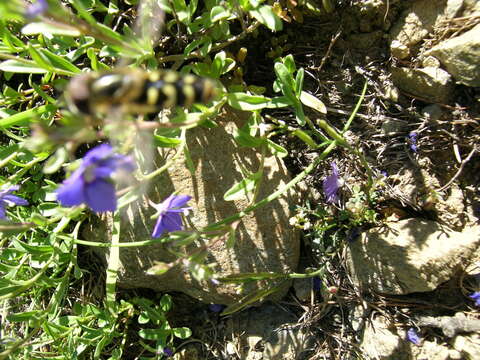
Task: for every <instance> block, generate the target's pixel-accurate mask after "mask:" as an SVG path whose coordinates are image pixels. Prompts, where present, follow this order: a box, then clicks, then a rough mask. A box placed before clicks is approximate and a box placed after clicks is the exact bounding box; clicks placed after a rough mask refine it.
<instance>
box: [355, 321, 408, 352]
mask: <svg viewBox="0 0 480 360" xmlns="http://www.w3.org/2000/svg"><path fill="white" fill-rule="evenodd" d="M408 347H409V345H408V344H407V343H406V342H405V340H404V337H401V336H400V335H399V334H398V333H397V332H396V330H395V328H394V327H390V326H389V325H388V320H387V319H385V318H384V317H383V316H378V317H376V318H374V319H372V321H367V322H366V327H365V331H364V333H363V337H362V339H361V343H360V348H361V349H362V351H363V355H366V356H365V358H366V359H375V360H410V359H412V358H411V356H410V354H409V351H408Z"/></svg>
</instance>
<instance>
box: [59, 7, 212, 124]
mask: <svg viewBox="0 0 480 360" xmlns="http://www.w3.org/2000/svg"><path fill="white" fill-rule="evenodd" d="M138 9H139V14H138V18H137V21H136V26H135V27H136V28H137V32H138V33H139V34H140V36H142V37H144V39H142V40H143V42H144V43H149V44H150V46H151V47H152V48H153V43H155V42H156V39H154V37H155V36H156V37H158V34H159V32H160V29H159V26H158V25H159V24H163V17H164V16H163V15H164V13H163V11H162V9H161V8H160V4H159V0H144V1H143V2H142V3H141V4H140V5H139V8H138ZM216 88H217V84H215V82H214V81H212V80H210V79H207V78H202V77H199V76H195V75H192V74H180V73H178V72H176V71H173V70H163V69H162V70H155V71H146V70H142V69H140V68H131V67H125V66H120V67H119V68H117V69H113V70H110V71H105V72H89V73H84V74H81V75H77V76H75V77H74V78H73V79H72V80H70V82H69V84H68V86H67V88H66V92H65V99H66V101H67V105H68V108H69V109H70V110H71V111H72V112H73V113H75V114H78V115H82V116H92V117H95V116H96V115H97V114H101V115H107V114H108V113H109V110H111V109H114V110H115V112H116V113H122V114H131V115H132V114H140V115H142V114H150V113H158V112H160V111H162V110H163V109H167V108H172V107H175V106H179V107H185V108H190V107H191V105H193V104H194V103H209V102H211V101H212V100H213V99H214V97H215V94H216Z"/></svg>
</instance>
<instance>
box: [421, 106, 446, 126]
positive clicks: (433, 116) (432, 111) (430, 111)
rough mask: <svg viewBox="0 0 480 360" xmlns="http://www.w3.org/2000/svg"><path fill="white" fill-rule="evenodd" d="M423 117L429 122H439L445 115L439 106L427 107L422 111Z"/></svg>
mask: <svg viewBox="0 0 480 360" xmlns="http://www.w3.org/2000/svg"><path fill="white" fill-rule="evenodd" d="M422 115H423V116H424V117H425V119H428V120H429V121H433V122H434V121H437V120H440V118H441V117H442V115H443V110H442V108H441V107H440V106H439V105H437V104H432V105H427V106H425V107H424V108H423V109H422Z"/></svg>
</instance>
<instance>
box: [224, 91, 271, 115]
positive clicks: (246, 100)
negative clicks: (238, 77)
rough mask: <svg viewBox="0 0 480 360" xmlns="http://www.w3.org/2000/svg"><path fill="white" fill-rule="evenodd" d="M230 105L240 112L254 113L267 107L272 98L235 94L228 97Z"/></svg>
mask: <svg viewBox="0 0 480 360" xmlns="http://www.w3.org/2000/svg"><path fill="white" fill-rule="evenodd" d="M227 101H228V104H229V105H230V106H231V107H233V108H235V109H238V110H245V111H252V110H260V109H264V108H266V107H267V105H268V104H269V103H270V98H267V97H265V96H260V95H249V94H247V93H242V92H235V93H230V94H228V95H227Z"/></svg>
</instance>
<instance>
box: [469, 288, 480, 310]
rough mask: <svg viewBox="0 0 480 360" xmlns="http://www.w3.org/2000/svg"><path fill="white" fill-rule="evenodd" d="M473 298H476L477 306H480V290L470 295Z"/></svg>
mask: <svg viewBox="0 0 480 360" xmlns="http://www.w3.org/2000/svg"><path fill="white" fill-rule="evenodd" d="M468 297H469V298H470V299H472V300H475V306H478V307H480V291H475V292H474V293H473V294H472V295H468Z"/></svg>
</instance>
